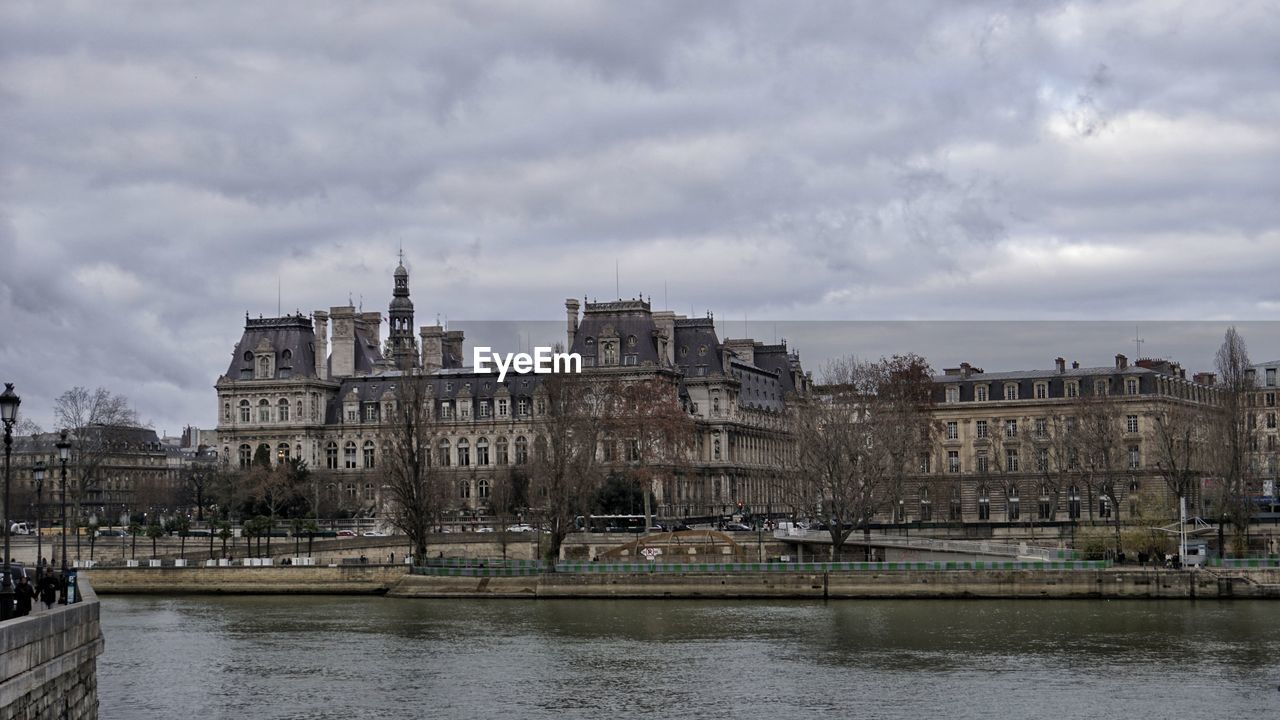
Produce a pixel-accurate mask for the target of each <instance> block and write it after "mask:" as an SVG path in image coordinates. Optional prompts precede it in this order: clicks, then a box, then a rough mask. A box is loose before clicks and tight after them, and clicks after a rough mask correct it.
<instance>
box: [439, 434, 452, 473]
mask: <svg viewBox="0 0 1280 720" xmlns="http://www.w3.org/2000/svg"><path fill="white" fill-rule="evenodd" d="M449 450H450V447H449V441H448V440H446V439H444V438H440V444H439V445H438V446H437V447H436V464H437V465H439V466H440V467H449V464H450V461H451V460H452V457H451V455H452V453H450V452H449Z"/></svg>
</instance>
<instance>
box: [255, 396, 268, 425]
mask: <svg viewBox="0 0 1280 720" xmlns="http://www.w3.org/2000/svg"><path fill="white" fill-rule="evenodd" d="M258 422H260V423H267V422H271V403H270V402H269V401H268V400H267V399H266V398H263V399H261V400H259V401H258Z"/></svg>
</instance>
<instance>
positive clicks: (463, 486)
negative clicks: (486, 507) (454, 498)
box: [458, 480, 471, 500]
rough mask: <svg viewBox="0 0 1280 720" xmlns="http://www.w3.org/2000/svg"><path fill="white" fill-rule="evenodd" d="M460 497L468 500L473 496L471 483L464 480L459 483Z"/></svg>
mask: <svg viewBox="0 0 1280 720" xmlns="http://www.w3.org/2000/svg"><path fill="white" fill-rule="evenodd" d="M458 497H459V498H461V499H463V500H466V499H468V498H470V497H471V483H470V482H469V481H467V480H463V481H461V482H459V483H458Z"/></svg>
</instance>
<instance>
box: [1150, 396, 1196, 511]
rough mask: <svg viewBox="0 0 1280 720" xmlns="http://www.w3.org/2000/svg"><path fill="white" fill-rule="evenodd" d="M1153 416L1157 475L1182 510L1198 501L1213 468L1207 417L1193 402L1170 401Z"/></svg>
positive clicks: (1153, 443) (1153, 441) (1153, 442)
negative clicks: (1197, 498)
mask: <svg viewBox="0 0 1280 720" xmlns="http://www.w3.org/2000/svg"><path fill="white" fill-rule="evenodd" d="M1153 415H1154V416H1153V417H1152V424H1153V426H1154V430H1153V432H1152V438H1151V439H1152V445H1153V450H1154V455H1155V465H1156V471H1157V472H1158V473H1159V474H1160V477H1161V479H1162V480H1164V483H1165V486H1166V487H1167V488H1168V489H1169V493H1170V494H1171V495H1173V496H1174V498H1175V500H1176V501H1177V507H1179V508H1181V507H1183V506H1184V504H1185V503H1186V502H1187V501H1188V500H1190V499H1193V498H1194V497H1195V495H1196V492H1197V490H1198V488H1199V485H1200V481H1201V479H1202V478H1203V477H1205V474H1206V469H1207V468H1208V466H1209V452H1208V444H1207V442H1206V439H1207V435H1208V423H1207V419H1206V413H1205V412H1204V410H1203V408H1200V407H1197V406H1195V405H1193V404H1191V403H1190V402H1189V401H1185V400H1182V399H1170V400H1169V401H1168V402H1167V403H1165V404H1164V405H1163V406H1162V407H1160V408H1159V409H1157V410H1156V411H1155V412H1154V414H1153Z"/></svg>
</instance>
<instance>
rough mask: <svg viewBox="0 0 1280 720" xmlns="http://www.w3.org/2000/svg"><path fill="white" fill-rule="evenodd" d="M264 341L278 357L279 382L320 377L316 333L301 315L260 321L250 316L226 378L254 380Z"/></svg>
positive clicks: (246, 317)
mask: <svg viewBox="0 0 1280 720" xmlns="http://www.w3.org/2000/svg"><path fill="white" fill-rule="evenodd" d="M264 340H265V341H266V343H267V347H270V348H271V350H272V352H273V353H274V354H275V371H276V372H275V377H276V378H283V377H293V378H304V377H305V378H313V377H315V376H316V356H315V340H316V336H315V331H314V329H313V328H312V327H311V320H310V318H307V317H306V316H304V315H302V314H301V313H299V314H297V315H286V316H284V317H278V318H257V319H253V318H250V317H249V316H247V315H246V316H245V320H244V334H242V335H241V336H240V342H238V343H236V348H235V350H234V351H232V353H231V364H230V365H229V366H228V367H227V373H226V376H227V377H228V378H230V379H232V380H252V379H253V377H254V352H256V351H257V350H258V348H259V347H260V346H262V343H263V341H264ZM286 351H287V353H286ZM282 372H284V374H282Z"/></svg>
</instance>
